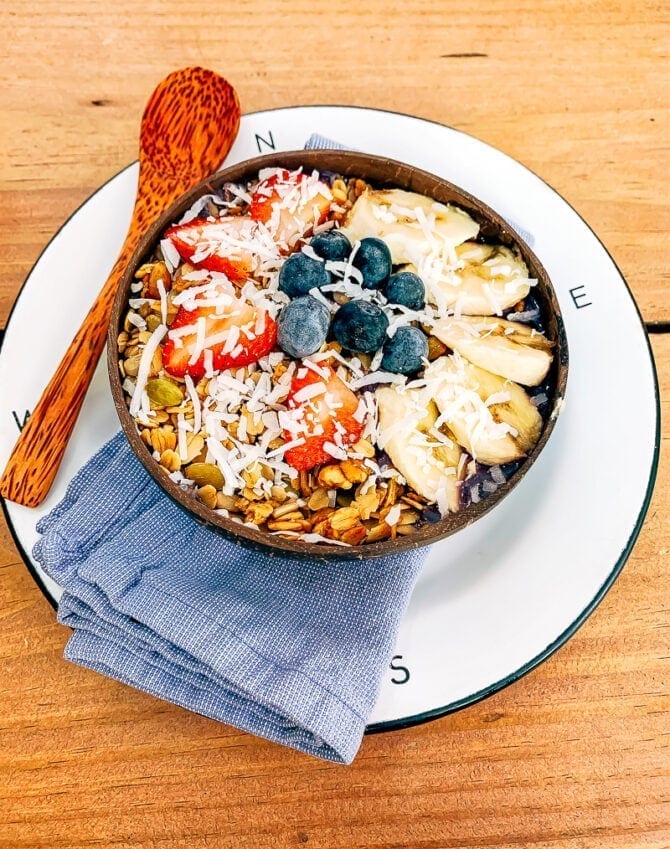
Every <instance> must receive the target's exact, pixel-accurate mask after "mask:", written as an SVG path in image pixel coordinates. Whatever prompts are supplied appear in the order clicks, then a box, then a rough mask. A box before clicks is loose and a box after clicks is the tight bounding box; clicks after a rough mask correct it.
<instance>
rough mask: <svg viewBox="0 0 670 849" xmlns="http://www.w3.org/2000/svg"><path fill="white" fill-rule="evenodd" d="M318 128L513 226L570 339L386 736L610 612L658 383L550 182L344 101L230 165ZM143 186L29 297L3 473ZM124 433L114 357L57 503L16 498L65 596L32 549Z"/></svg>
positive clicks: (403, 637) (596, 254)
mask: <svg viewBox="0 0 670 849" xmlns="http://www.w3.org/2000/svg"><path fill="white" fill-rule="evenodd" d="M314 132H319V133H321V134H322V135H324V136H327V137H330V138H332V139H337V140H338V141H340V142H342V143H343V144H345V145H347V146H348V147H351V148H355V149H357V150H361V151H366V152H370V153H377V154H383V155H387V156H390V157H393V158H395V159H400V160H403V161H405V162H408V163H410V164H413V165H416V166H419V167H421V168H423V169H425V170H427V171H431V172H433V173H435V174H439V175H440V176H442V177H445V178H446V179H448V180H450V181H451V182H453V183H456V184H457V185H459V186H462V187H463V188H465V189H467V190H468V191H469V192H472V194H474V195H476V196H477V197H479V198H481V199H482V200H483V201H485V202H486V203H487V204H489V205H490V206H492V207H493V208H494V209H495V210H497V211H498V212H499V213H501V214H502V215H503V216H504V217H506V218H507V219H508V220H509V221H510V223H513V224H514V225H515V226H516V227H517V228H518V229H519V230H520V231H522V232H523V233H525V234H526V235H527V238H528V240H529V241H530V242H531V244H532V246H533V248H534V250H535V252H536V253H537V255H538V257H539V258H540V261H541V262H542V263H543V265H544V266H545V268H546V269H547V271H548V272H549V275H550V277H551V279H552V281H553V283H554V287H555V289H556V292H557V295H558V298H559V301H560V304H561V309H562V311H563V317H564V320H565V325H566V331H567V335H568V341H569V345H570V376H569V380H568V391H567V398H566V407H565V410H564V411H563V413H562V414H561V416H559V420H558V422H557V425H556V428H555V431H554V433H553V434H552V437H551V439H550V440H549V443H548V445H547V447H546V448H545V450H544V451H543V452H542V454H541V456H540V457H539V459H538V461H537V462H536V463H535V465H534V466H533V467H532V468H531V469H530V471H529V472H528V474H527V475H526V477H525V478H524V480H523V481H522V482H521V483H520V484H519V486H518V487H517V488H516V489H515V490H514V491H513V492H512V493H511V494H510V495H509V496H508V497H507V498H505V499H504V500H503V501H502V502H501V504H500V505H498V506H497V507H496V508H495V509H494V510H492V511H491V513H489V514H488V515H486V516H484V517H483V518H482V519H481V520H479V521H478V522H477V523H476V524H475V525H473V526H471V527H470V528H468V529H466V530H464V531H461V532H460V533H458V534H457V535H456V536H455V537H451V538H449V539H447V540H444V541H443V542H441V543H438V544H437V545H435V546H434V547H433V549H432V550H431V552H430V555H429V557H428V560H427V562H426V567H425V569H424V571H423V573H422V575H421V578H420V580H419V582H418V585H417V587H416V591H415V593H414V596H413V598H412V601H411V604H410V608H409V610H408V612H407V615H406V616H405V619H404V621H403V623H402V626H401V629H400V634H399V636H398V643H397V647H396V650H395V656H394V659H393V661H392V663H391V668H390V669H389V670H388V674H387V675H386V677H385V680H384V682H383V685H382V690H381V694H380V697H379V701H378V703H377V705H376V707H375V710H374V712H373V715H372V718H371V723H372V725H371V730H380V729H383V728H394V727H401V726H404V725H407V724H411V723H412V722H416V721H420V720H423V719H428V718H430V717H434V716H438V715H440V714H443V713H446V712H448V711H451V710H455V709H456V708H458V707H463V706H465V705H467V704H470V703H472V702H474V701H476V700H477V699H479V698H482V697H483V696H485V695H488V694H490V693H493V692H495V691H496V690H498V689H500V688H501V687H503V686H505V685H506V684H508V683H510V682H511V681H514V680H516V679H517V678H519V677H520V676H521V675H523V674H524V673H525V672H527V671H528V670H530V669H532V668H533V667H534V666H536V665H537V664H538V663H540V662H541V661H542V660H544V659H545V658H546V657H548V656H549V655H550V654H551V653H552V652H553V651H554V650H555V649H556V648H558V646H560V645H561V644H562V643H564V642H565V641H566V640H567V639H568V638H569V637H570V635H571V634H573V633H574V632H575V630H576V629H577V628H578V627H579V625H581V623H582V622H583V621H584V619H585V618H586V617H587V616H588V614H589V613H590V612H591V611H592V610H593V609H594V608H595V606H596V605H597V604H598V602H599V601H600V600H601V598H602V597H603V595H604V594H605V592H606V591H607V589H608V588H609V587H610V585H611V584H612V582H613V580H614V579H615V577H616V576H617V574H618V573H619V571H620V569H621V567H622V566H623V563H624V562H625V560H626V558H627V556H628V554H629V553H630V550H631V547H632V545H633V543H634V541H635V539H636V537H637V534H638V532H639V530H640V526H641V524H642V521H643V518H644V515H645V512H646V510H647V506H648V503H649V498H650V495H651V489H652V486H653V482H654V477H655V472H656V463H657V454H658V441H659V401H658V387H657V382H656V376H655V372H654V365H653V360H652V357H651V353H650V349H649V344H648V341H647V338H646V334H645V332H644V328H643V325H642V322H641V320H640V316H639V313H638V311H637V308H636V306H635V303H634V301H633V299H632V298H631V295H630V292H629V291H628V288H627V286H626V284H625V282H624V280H623V279H622V277H621V274H620V273H619V271H618V270H617V268H616V266H615V264H614V262H613V261H612V259H611V257H610V256H609V255H608V254H607V252H606V250H605V249H604V247H603V246H602V244H601V243H600V242H599V241H598V239H597V238H596V236H595V235H594V233H593V232H592V231H591V230H590V229H589V227H588V226H587V225H586V224H585V222H584V221H583V220H582V219H581V218H580V217H579V216H578V215H577V213H576V212H575V211H574V210H573V209H572V208H571V207H570V206H569V205H568V204H567V203H566V202H565V201H564V200H562V198H560V197H559V196H558V195H557V194H556V193H555V192H554V191H553V190H552V189H551V188H550V187H549V186H547V185H546V184H545V183H543V182H542V180H540V179H539V178H538V177H537V176H535V175H534V174H532V173H531V172H530V171H528V170H527V169H526V168H524V167H523V166H522V165H520V164H519V163H517V162H514V161H513V160H512V159H510V158H509V157H507V156H505V155H504V154H503V153H500V152H499V151H497V150H494V149H493V148H491V147H489V146H488V145H486V144H483V143H482V142H480V141H478V140H476V139H474V138H471V137H469V136H466V135H464V134H462V133H460V132H457V131H455V130H452V129H450V128H448V127H444V126H442V125H439V124H434V123H431V122H429V121H423V120H420V119H418V118H412V117H409V116H406V115H398V114H395V113H390V112H380V111H377V110H371V109H360V108H353V107H340V106H337V107H333V106H314V107H312V106H309V107H295V108H287V109H278V110H273V111H267V112H258V113H255V114H252V115H245V116H244V118H243V119H242V126H241V129H240V134H239V137H238V139H237V141H236V142H235V145H234V147H233V149H232V151H231V153H230V155H229V157H228V159H227V161H226V163H227V164H228V163H234V162H236V161H239V160H241V159H247V158H249V157H251V156H255V155H257V154H258V153H266V152H268V151H270V150H272V149H276V150H290V149H295V148H301V147H303V145H304V144H305V141H306V140H307V138H308V137H309V136H310V135H311V134H312V133H314ZM136 180H137V165H136V164H134V165H131V166H129V167H128V168H126V169H125V170H124V171H122V172H121V173H120V174H117V175H116V176H115V177H113V178H112V179H111V180H110V181H109V182H108V183H106V184H105V185H104V186H102V187H101V188H100V189H99V190H98V191H97V192H96V193H95V194H94V195H93V196H92V197H91V198H90V199H89V200H88V201H86V203H84V205H83V206H82V207H81V208H80V209H79V210H78V211H77V212H76V213H75V214H74V215H73V216H72V217H71V218H70V220H69V221H68V222H67V223H66V224H65V225H64V226H63V228H62V229H61V230H60V231H59V232H58V233H57V234H56V236H55V237H54V238H53V240H52V241H51V242H50V244H49V245H48V246H47V248H46V249H45V251H44V252H43V254H42V255H41V257H40V258H39V260H38V261H37V263H36V265H35V267H34V268H33V270H32V272H31V273H30V275H29V277H28V279H27V280H26V283H25V285H24V287H23V289H22V290H21V294H20V297H19V299H18V300H17V303H16V305H15V307H14V310H13V312H12V315H11V321H10V322H9V324H8V327H7V330H6V334H5V338H4V344H3V346H2V352H1V356H0V385H1V386H2V394H1V396H0V465H1V466H4V464H5V462H6V459H7V457H8V455H9V452H10V449H11V446H12V445H13V443H14V440H15V439H16V436H17V433H18V431H17V427H18V425H19V424H20V423H21V422H22V421H23V419H24V417H25V415H26V412H27V411H28V410H30V409H31V407H32V405H33V404H34V403H35V402H36V401H37V399H38V397H39V395H40V392H41V390H42V387H43V386H44V384H45V383H46V381H47V379H48V378H49V377H50V375H51V373H52V371H53V369H54V367H55V365H56V364H57V362H58V361H59V359H60V357H61V355H62V353H63V352H64V351H65V349H66V347H67V345H68V343H69V342H70V339H71V337H72V335H73V333H74V331H75V329H76V328H77V327H78V326H79V323H80V321H81V319H82V318H83V316H84V314H85V313H86V311H87V310H88V307H89V305H90V303H91V302H92V301H93V298H94V295H95V294H96V293H97V292H98V290H99V289H100V287H101V285H102V283H103V282H104V280H105V278H106V276H107V274H108V272H109V270H110V268H111V266H112V264H113V262H114V259H115V258H116V255H117V251H118V249H119V247H120V245H121V243H122V241H123V238H124V236H125V233H126V228H127V224H128V221H129V219H130V214H131V210H132V204H133V200H134V195H135V185H136ZM103 359H104V358H103ZM118 428H119V422H118V419H117V417H116V413H115V411H114V407H113V404H112V399H111V395H110V392H109V388H108V381H107V376H106V373H105V367H104V361H103V360H101V363H100V364H99V367H98V370H97V372H96V374H95V378H94V380H93V384H92V386H91V389H90V391H89V393H88V396H87V399H86V403H85V406H84V411H83V414H82V416H81V417H80V419H79V423H78V425H77V428H76V430H75V433H74V436H73V439H72V441H71V443H70V446H69V449H68V451H67V454H66V456H65V460H64V462H63V465H62V466H61V469H60V472H59V475H58V477H57V478H56V482H55V485H54V487H53V489H52V491H51V494H50V496H49V498H48V500H47V501H46V502H45V503H44V504H43V505H42V506H41V507H40V508H38V509H28V508H25V507H20V506H17V505H15V504H11V503H6V504H5V509H6V513H7V517H8V520H9V524H10V527H11V528H12V530H13V533H14V535H15V538H16V541H17V543H18V545H19V547H20V549H21V550H22V551H23V552H24V556H25V559H26V563H27V565H28V567H29V568H30V569H31V571H32V573H33V575H34V576H35V578H36V579H37V581H38V582H39V584H40V585H41V586H42V587H43V589H44V590H45V592H46V594H47V595H48V597H49V598H50V599H51V600H52V601H56V600H57V599H58V597H59V595H60V589H59V587H57V586H56V585H55V584H54V583H53V582H52V581H50V580H49V578H47V577H46V576H45V575H44V574H43V573H42V572H41V570H40V568H39V566H38V565H37V564H36V563H35V562H34V561H33V560H32V559H31V557H30V555H29V552H30V551H31V550H32V547H33V544H34V542H35V540H36V538H37V534H36V532H35V525H36V522H37V520H38V519H39V517H40V516H42V515H44V514H45V513H46V512H48V511H49V510H50V509H51V508H52V507H53V506H55V504H56V503H57V502H58V501H59V500H60V499H61V498H62V496H63V494H64V491H65V487H66V485H67V483H68V481H69V480H70V479H71V478H72V476H73V475H74V474H75V472H76V471H77V470H78V469H79V468H80V467H81V466H82V465H83V463H84V462H85V461H86V460H87V459H88V457H90V456H91V455H92V454H93V453H94V452H95V451H96V450H97V449H98V448H99V447H100V446H101V445H102V444H103V443H104V442H105V441H106V440H107V439H108V438H109V437H111V436H112V435H113V434H114V433H115V432H116V431H117V430H118Z"/></svg>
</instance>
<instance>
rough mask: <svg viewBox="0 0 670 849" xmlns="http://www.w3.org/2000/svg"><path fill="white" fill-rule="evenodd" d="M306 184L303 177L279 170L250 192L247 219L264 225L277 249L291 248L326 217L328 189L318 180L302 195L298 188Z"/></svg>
mask: <svg viewBox="0 0 670 849" xmlns="http://www.w3.org/2000/svg"><path fill="white" fill-rule="evenodd" d="M308 181H309V177H308V175H307V174H303V173H302V172H295V171H293V172H289V171H286V170H281V171H278V172H277V173H275V174H272V175H271V176H270V177H267V178H266V179H265V180H261V182H260V183H258V185H257V186H256V188H255V189H254V192H253V194H252V196H251V205H250V207H249V215H250V216H251V217H252V219H253V220H254V221H260V222H262V223H263V224H265V225H267V227H268V229H269V230H270V232H271V233H272V234H273V236H274V238H275V240H276V241H277V242H278V243H279V244H280V245H282V244H286V245H288V247H289V248H292V247H294V246H295V243H296V242H297V240H298V239H299V238H301V237H303V236H307V235H309V234H310V233H311V232H312V230H313V229H314V225H315V224H320V223H321V222H323V221H324V220H325V219H326V217H327V215H328V211H329V210H330V204H331V203H332V195H331V192H330V187H329V186H328V185H327V184H326V183H324V182H322V181H320V180H319V181H318V182H315V183H314V184H313V185H312V184H310V185H308V186H307V187H306V188H305V190H304V191H303V190H302V188H301V186H302V184H303V183H305V182H308ZM276 209H277V210H278V212H277V214H276V215H275V214H274V213H275V210H276Z"/></svg>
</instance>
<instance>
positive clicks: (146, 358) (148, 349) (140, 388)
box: [130, 324, 167, 416]
mask: <svg viewBox="0 0 670 849" xmlns="http://www.w3.org/2000/svg"><path fill="white" fill-rule="evenodd" d="M166 333H167V327H166V326H165V325H164V324H159V325H158V327H157V328H156V329H155V330H154V332H153V333H152V334H151V336H150V337H149V339H148V340H147V343H146V345H145V346H144V350H143V351H142V356H141V358H140V365H139V368H138V370H137V381H136V383H135V391H134V393H133V398H132V401H131V402H130V415H131V416H137V414H138V413H139V411H140V406H141V403H142V397H141V396H142V394H143V392H144V387H145V386H146V384H147V380H148V378H149V371H150V370H151V361H152V360H153V357H154V353H155V352H156V349H157V348H158V346H159V345H160V343H161V340H162V339H163V337H164V336H165V334H166Z"/></svg>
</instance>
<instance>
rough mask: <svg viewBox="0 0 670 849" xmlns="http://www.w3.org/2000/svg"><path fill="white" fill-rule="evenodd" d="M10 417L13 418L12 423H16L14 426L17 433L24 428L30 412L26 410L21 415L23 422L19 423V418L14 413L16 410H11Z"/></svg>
mask: <svg viewBox="0 0 670 849" xmlns="http://www.w3.org/2000/svg"><path fill="white" fill-rule="evenodd" d="M12 416H13V417H14V421H15V422H16V426H17V427H18V429H19V431H22V430H23V428H24V427H25V426H26V422H27V421H28V419H29V418H30V410H26V411H25V413H24V414H23V421H21V417H20V415H19V414H18V413H17V412H16V410H12Z"/></svg>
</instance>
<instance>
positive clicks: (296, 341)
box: [277, 295, 330, 359]
mask: <svg viewBox="0 0 670 849" xmlns="http://www.w3.org/2000/svg"><path fill="white" fill-rule="evenodd" d="M329 324H330V310H329V309H328V307H327V306H326V305H325V304H322V303H321V301H317V300H316V298H313V297H312V296H311V295H303V296H302V297H301V298H296V299H295V300H294V301H291V302H290V303H289V304H287V305H286V306H285V307H284V308H283V309H282V311H281V312H280V313H279V318H278V319H277V343H278V345H279V347H280V348H281V349H282V351H285V352H286V353H287V354H288V355H289V356H291V357H297V358H298V359H301V358H302V357H308V356H309V355H310V354H313V353H314V352H315V351H318V350H319V348H320V347H321V346H322V345H323V343H324V342H325V341H326V336H327V335H328V326H329Z"/></svg>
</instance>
